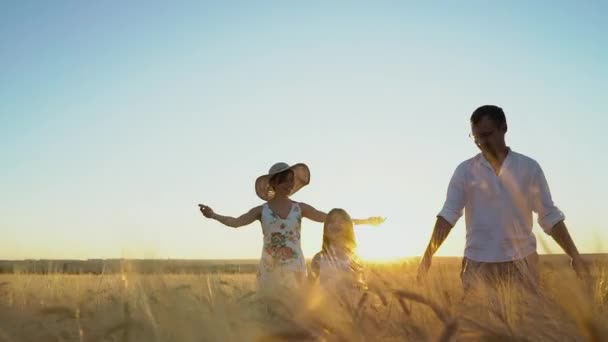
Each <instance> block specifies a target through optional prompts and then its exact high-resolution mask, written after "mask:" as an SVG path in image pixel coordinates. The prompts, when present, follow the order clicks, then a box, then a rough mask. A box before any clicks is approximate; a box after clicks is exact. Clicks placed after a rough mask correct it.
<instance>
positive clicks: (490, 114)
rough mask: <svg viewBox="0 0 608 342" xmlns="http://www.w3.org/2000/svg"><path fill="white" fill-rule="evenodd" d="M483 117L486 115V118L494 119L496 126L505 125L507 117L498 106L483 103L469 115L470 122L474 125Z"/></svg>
mask: <svg viewBox="0 0 608 342" xmlns="http://www.w3.org/2000/svg"><path fill="white" fill-rule="evenodd" d="M484 117H487V118H488V119H490V120H492V121H494V123H495V124H496V126H497V127H502V126H503V125H505V126H506V125H507V118H506V117H505V112H503V111H502V108H500V107H498V106H493V105H485V106H481V107H479V108H477V109H475V111H474V112H473V115H471V123H472V124H473V125H476V124H477V123H478V122H479V121H481V119H483V118H484Z"/></svg>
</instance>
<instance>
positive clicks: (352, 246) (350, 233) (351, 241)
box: [321, 208, 357, 253]
mask: <svg viewBox="0 0 608 342" xmlns="http://www.w3.org/2000/svg"><path fill="white" fill-rule="evenodd" d="M334 216H339V217H341V218H342V219H343V220H344V223H343V225H342V229H343V233H342V234H341V237H342V238H343V239H344V246H346V248H347V249H348V251H349V252H350V253H355V250H356V249H357V240H356V239H355V229H354V224H353V220H352V219H351V217H350V215H348V213H347V212H346V211H345V210H344V209H340V208H335V209H332V210H330V211H329V213H327V216H326V217H325V223H324V224H323V245H322V246H321V252H323V253H326V252H328V249H329V248H330V247H331V245H332V242H333V241H332V239H331V238H330V237H329V234H328V233H329V231H328V230H329V225H330V222H331V218H332V217H334Z"/></svg>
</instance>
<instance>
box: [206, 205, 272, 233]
mask: <svg viewBox="0 0 608 342" xmlns="http://www.w3.org/2000/svg"><path fill="white" fill-rule="evenodd" d="M198 206H199V207H200V210H201V213H203V216H205V217H206V218H210V219H213V220H216V221H218V222H220V223H221V224H223V225H225V226H228V227H232V228H239V227H242V226H246V225H248V224H251V223H253V222H254V221H255V220H259V219H260V217H261V214H262V206H258V207H255V208H252V209H251V210H249V211H248V212H246V213H245V214H243V215H241V216H239V217H231V216H222V215H218V214H216V213H215V212H214V211H213V209H211V208H209V207H208V206H206V205H203V204H199V205H198Z"/></svg>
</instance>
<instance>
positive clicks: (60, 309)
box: [38, 306, 78, 321]
mask: <svg viewBox="0 0 608 342" xmlns="http://www.w3.org/2000/svg"><path fill="white" fill-rule="evenodd" d="M38 314H39V315H43V316H50V315H57V320H58V321H62V320H65V319H70V318H78V312H77V311H76V310H74V309H72V308H69V307H67V306H51V307H47V308H44V309H41V310H40V311H38Z"/></svg>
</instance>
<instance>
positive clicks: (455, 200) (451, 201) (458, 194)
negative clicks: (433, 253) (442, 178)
mask: <svg viewBox="0 0 608 342" xmlns="http://www.w3.org/2000/svg"><path fill="white" fill-rule="evenodd" d="M465 171H466V164H465V163H462V164H460V165H459V166H458V167H457V168H456V171H454V174H453V175H452V179H451V180H450V184H449V185H448V193H447V196H446V199H445V203H444V204H443V208H442V209H441V211H440V212H439V214H437V216H438V217H443V218H444V219H445V220H446V221H448V222H449V223H450V224H451V225H452V226H454V225H455V224H456V222H458V219H460V217H462V212H463V210H464V205H465Z"/></svg>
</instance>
